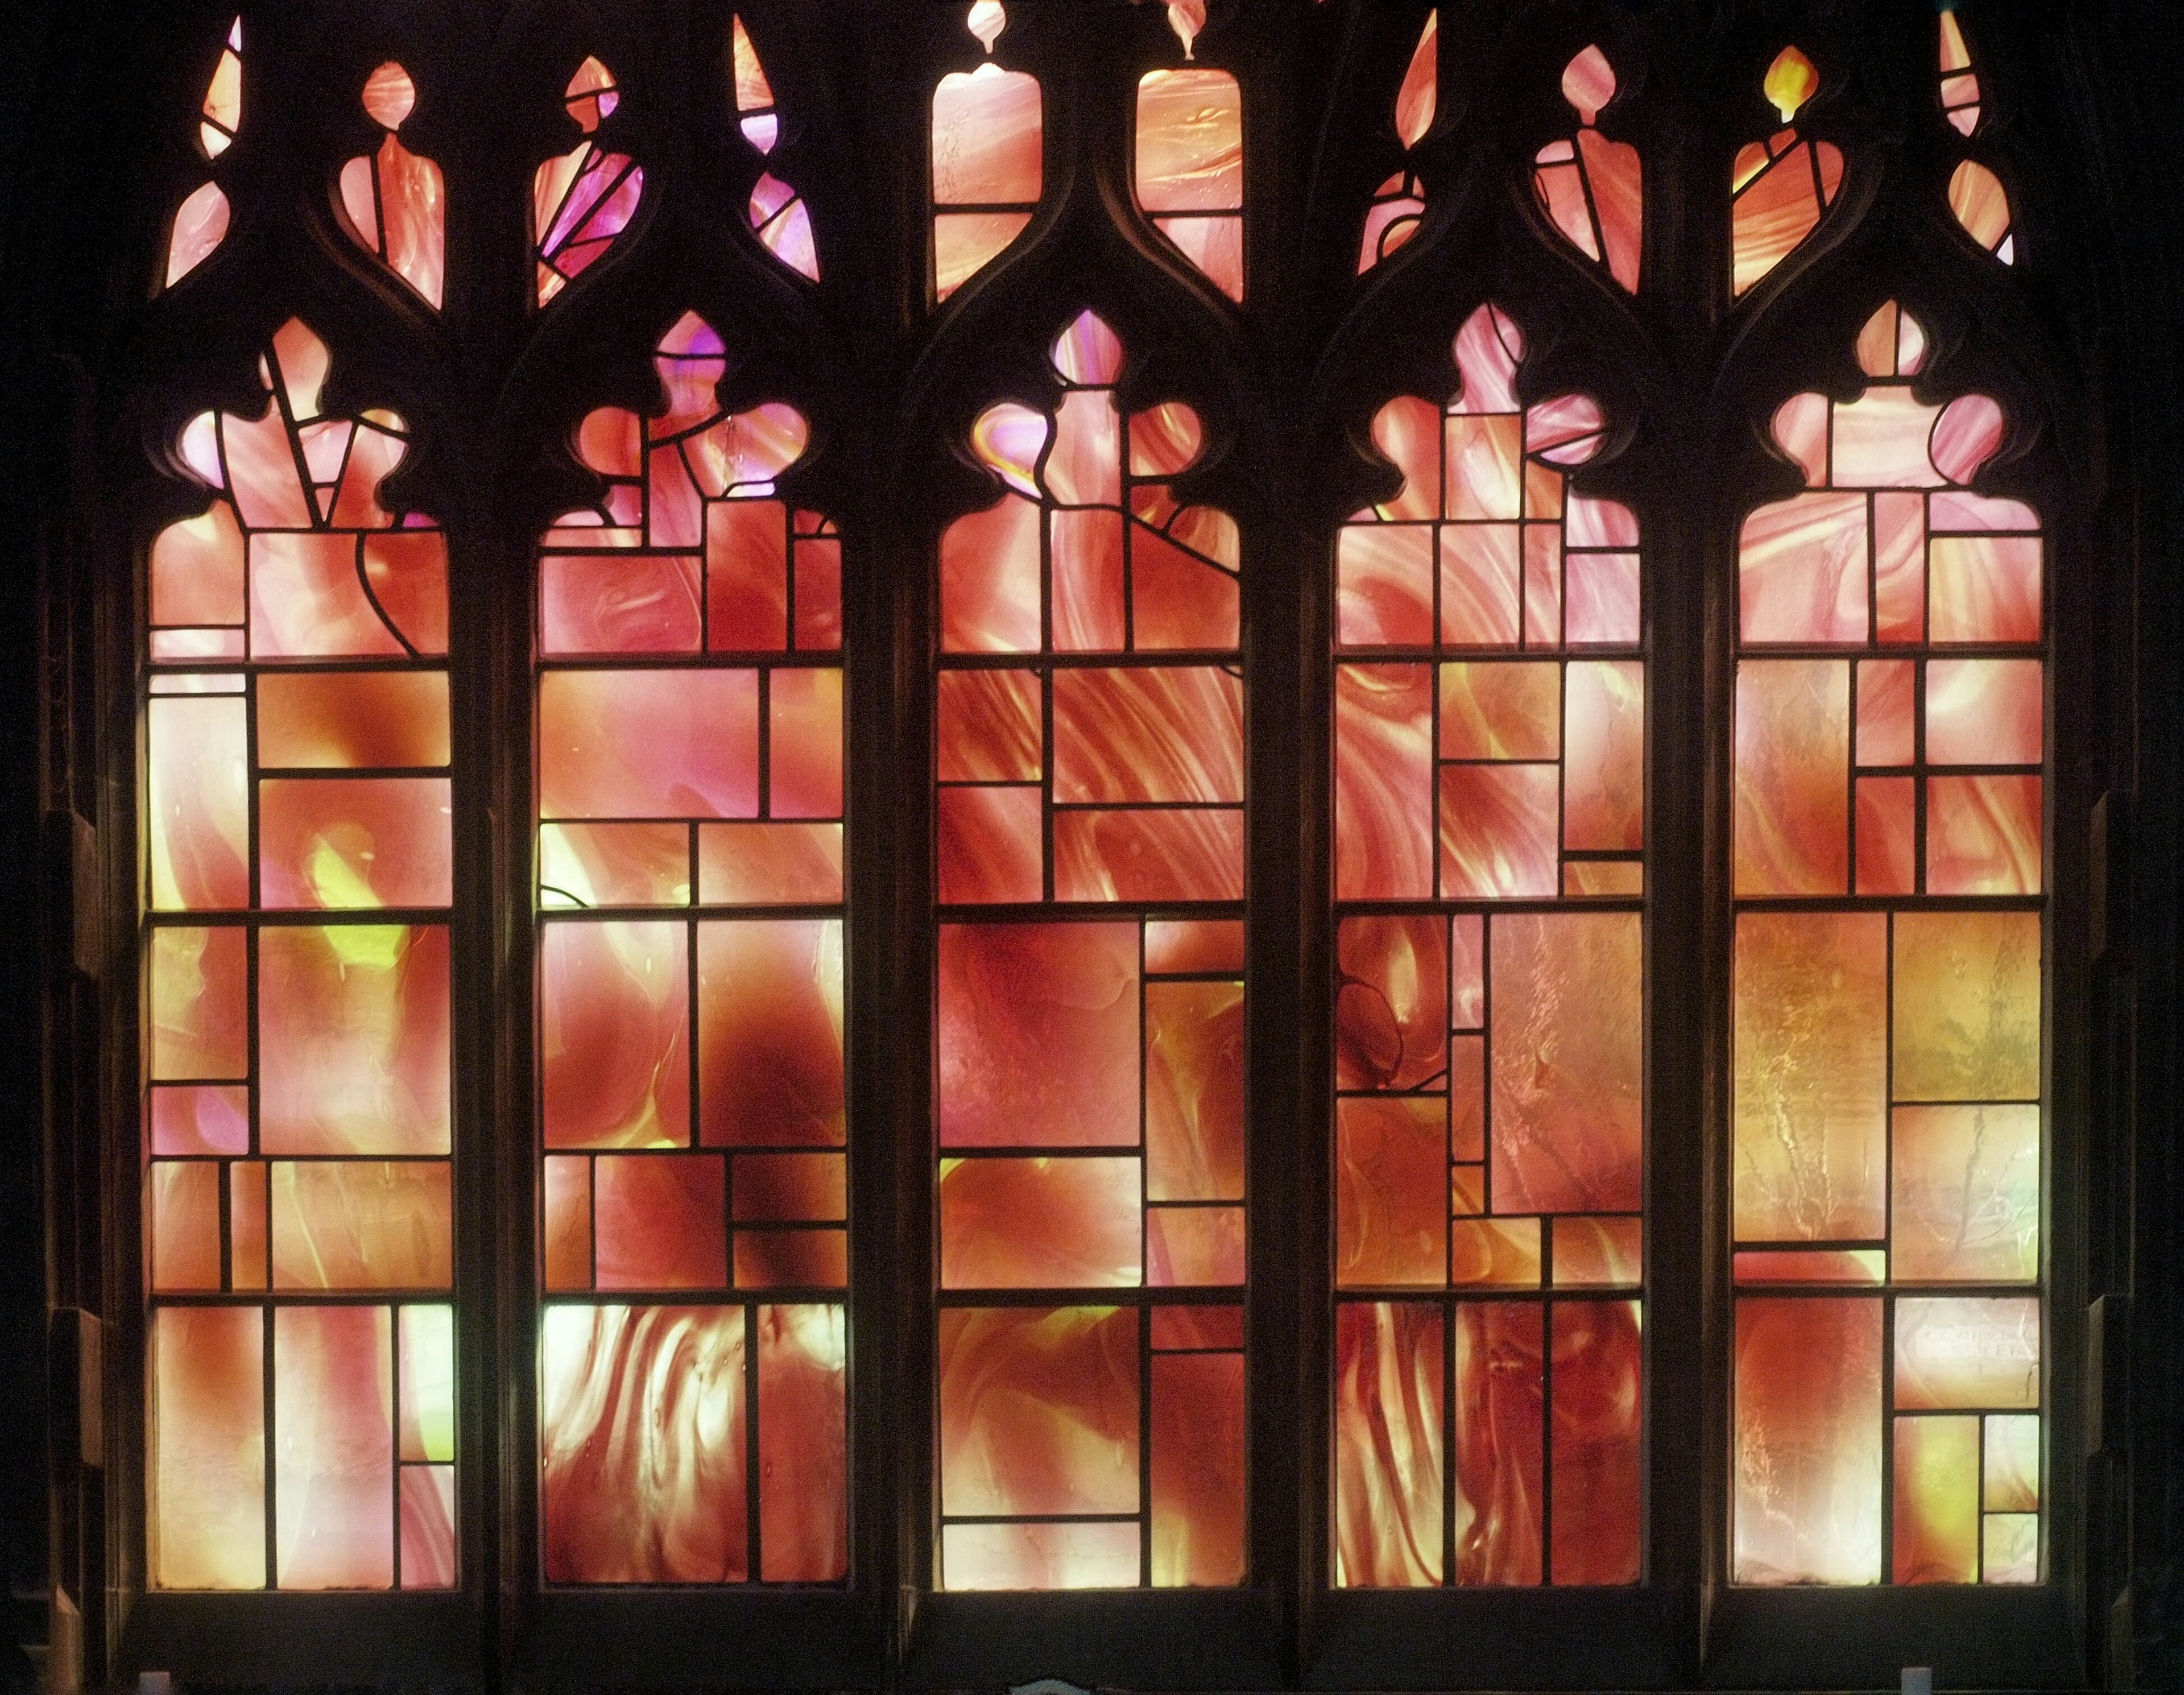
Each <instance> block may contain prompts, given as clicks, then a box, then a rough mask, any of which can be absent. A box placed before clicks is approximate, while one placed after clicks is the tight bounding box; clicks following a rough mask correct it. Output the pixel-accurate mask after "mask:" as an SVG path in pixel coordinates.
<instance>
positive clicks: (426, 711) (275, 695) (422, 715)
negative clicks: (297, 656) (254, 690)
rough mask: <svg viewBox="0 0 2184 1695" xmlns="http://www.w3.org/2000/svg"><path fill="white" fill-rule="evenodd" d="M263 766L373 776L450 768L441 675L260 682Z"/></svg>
mask: <svg viewBox="0 0 2184 1695" xmlns="http://www.w3.org/2000/svg"><path fill="white" fill-rule="evenodd" d="M257 729H258V763H259V766H260V767H270V768H273V769H279V768H281V767H296V768H313V769H320V770H372V769H377V768H386V767H400V766H442V765H445V764H446V763H447V762H448V679H447V676H446V674H445V673H444V672H437V671H347V672H268V673H266V674H265V675H264V676H262V677H259V679H258V716H257Z"/></svg>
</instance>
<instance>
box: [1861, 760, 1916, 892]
mask: <svg viewBox="0 0 2184 1695" xmlns="http://www.w3.org/2000/svg"><path fill="white" fill-rule="evenodd" d="M1918 806H1919V779H1918V778H1915V777H1861V778H1858V818H1857V827H1858V893H1859V894H1861V895H1910V894H1914V893H1915V892H1917V889H1918V886H1919V885H1918V876H1919V854H1918V846H1917V843H1918V828H1919V817H1918ZM1928 828H1929V829H1930V830H1931V828H1932V821H1931V818H1930V819H1929V822H1928ZM1928 840H1929V845H1930V847H1931V842H1932V838H1931V835H1930V836H1929V839H1928ZM1929 881H1930V884H1931V876H1930V878H1929Z"/></svg>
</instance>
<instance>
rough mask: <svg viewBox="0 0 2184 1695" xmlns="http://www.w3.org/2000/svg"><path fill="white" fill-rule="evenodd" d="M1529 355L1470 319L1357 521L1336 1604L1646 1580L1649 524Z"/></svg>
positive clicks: (1338, 1136)
mask: <svg viewBox="0 0 2184 1695" xmlns="http://www.w3.org/2000/svg"><path fill="white" fill-rule="evenodd" d="M1454 352H1455V363H1456V365H1457V388H1456V393H1455V395H1454V396H1453V398H1452V399H1450V400H1449V401H1447V402H1446V403H1445V404H1437V403H1435V402H1433V401H1429V400H1425V399H1416V398H1410V397H1405V398H1400V399H1396V400H1393V401H1390V403H1389V404H1387V405H1385V407H1383V408H1382V409H1381V410H1380V412H1379V415H1377V416H1376V417H1375V419H1374V421H1373V441H1374V443H1375V445H1376V446H1378V447H1379V449H1380V450H1381V452H1382V453H1384V454H1386V455H1387V457H1388V458H1389V459H1390V460H1392V461H1394V463H1395V465H1396V468H1397V469H1398V470H1399V471H1400V472H1401V476H1402V482H1401V488H1399V489H1398V490H1397V491H1396V493H1395V494H1394V495H1393V496H1391V497H1390V499H1387V500H1386V501H1385V502H1383V503H1381V504H1379V505H1377V506H1374V507H1371V508H1368V509H1367V510H1363V511H1361V512H1359V513H1358V514H1357V515H1356V516H1355V517H1354V518H1353V519H1352V520H1351V521H1350V522H1348V523H1346V524H1345V525H1344V526H1342V527H1341V528H1340V530H1339V531H1338V532H1337V538H1336V544H1335V557H1334V629H1335V649H1334V868H1333V869H1334V896H1335V902H1336V905H1335V908H1334V956H1335V962H1336V966H1335V973H1336V974H1335V983H1334V1085H1335V1095H1334V1101H1332V1102H1331V1103H1330V1104H1331V1107H1332V1112H1331V1129H1332V1137H1331V1145H1330V1147H1329V1152H1330V1156H1331V1164H1332V1170H1333V1181H1334V1242H1333V1244H1332V1248H1333V1270H1334V1290H1335V1296H1336V1299H1335V1307H1334V1343H1333V1348H1332V1355H1333V1360H1334V1367H1333V1370H1334V1381H1333V1384H1332V1390H1333V1397H1334V1458H1333V1498H1332V1500H1331V1501H1330V1503H1329V1511H1330V1513H1331V1515H1332V1520H1333V1536H1332V1539H1331V1540H1332V1544H1333V1562H1334V1570H1333V1573H1332V1577H1333V1581H1334V1583H1335V1584H1336V1585H1337V1586H1345V1587H1417V1586H1438V1585H1444V1584H1456V1585H1467V1586H1468V1585H1490V1586H1507V1585H1532V1584H1542V1583H1551V1584H1565V1585H1568V1584H1626V1583H1630V1582H1634V1581H1636V1580H1637V1579H1638V1578H1639V1576H1640V1575H1641V1545H1640V1525H1641V1464H1640V1458H1641V1446H1642V1444H1641V1409H1642V1406H1643V1396H1642V1392H1641V1387H1642V1386H1641V1373H1642V1366H1641V1310H1642V1307H1641V1300H1640V1298H1639V1291H1640V1288H1641V1283H1642V1280H1643V1264H1642V1260H1643V1235H1644V1218H1643V1213H1642V1196H1643V1190H1644V1181H1643V1168H1644V1156H1645V1141H1646V1138H1645V1117H1644V1104H1643V1103H1644V1091H1643V1087H1642V1081H1643V1076H1644V1057H1643V1053H1642V1051H1641V1032H1642V1030H1643V1029H1644V1025H1645V1020H1644V1016H1643V978H1644V941H1643V927H1642V917H1643V912H1644V906H1643V899H1644V895H1645V886H1646V885H1645V857H1644V854H1645V845H1646V836H1645V769H1646V730H1645V725H1646V666H1645V663H1644V661H1643V658H1642V656H1641V652H1640V647H1639V641H1640V616H1639V615H1640V600H1639V595H1640V581H1641V572H1640V569H1639V536H1638V528H1637V523H1636V520H1635V517H1634V516H1633V515H1632V513H1631V512H1630V509H1629V508H1627V507H1625V506H1624V505H1620V504H1619V503H1617V502H1615V501H1613V500H1607V499H1599V498H1596V497H1592V496H1589V495H1586V494H1584V493H1579V492H1578V491H1576V490H1575V489H1574V488H1572V487H1571V479H1570V475H1569V471H1570V468H1571V467H1574V466H1580V465H1582V464H1584V463H1585V462H1586V461H1587V460H1591V459H1592V458H1593V457H1595V456H1596V454H1598V452H1599V450H1600V447H1601V443H1602V432H1603V426H1604V420H1603V416H1602V411H1601V409H1600V407H1599V406H1598V404H1596V402H1594V401H1593V400H1591V399H1590V398H1588V397H1585V396H1583V395H1563V396H1558V397H1555V398H1552V399H1546V400H1543V401H1540V402H1538V403H1535V404H1532V405H1529V406H1525V405H1523V404H1520V403H1519V402H1518V399H1517V398H1516V392H1515V381H1516V375H1517V371H1518V364H1519V361H1520V360H1522V358H1523V356H1524V337H1523V335H1522V333H1521V332H1520V331H1519V330H1518V327H1517V325H1516V323H1515V321H1513V319H1512V318H1511V317H1510V316H1509V315H1507V313H1505V312H1504V311H1503V310H1502V309H1501V308H1500V307H1498V306H1496V305H1483V306H1481V307H1479V309H1477V310H1476V311H1474V313H1472V314H1471V315H1470V316H1469V317H1468V318H1467V319H1466V320H1465V321H1464V323H1463V326H1462V328H1461V329H1460V330H1459V331H1458V332H1457V337H1456V341H1455V348H1454Z"/></svg>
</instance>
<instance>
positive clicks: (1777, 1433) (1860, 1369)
mask: <svg viewBox="0 0 2184 1695" xmlns="http://www.w3.org/2000/svg"><path fill="white" fill-rule="evenodd" d="M1899 1311H1900V1307H1899ZM1880 1318H1881V1309H1880V1302H1879V1301H1878V1300H1875V1299H1855V1300H1852V1299H1842V1298H1836V1297H1829V1298H1824V1299H1812V1300H1789V1299H1784V1298H1780V1297H1772V1296H1770V1297H1759V1296H1747V1298H1745V1299H1743V1300H1741V1301H1739V1302H1737V1304H1736V1432H1735V1436H1734V1448H1733V1451H1734V1452H1735V1455H1736V1514H1735V1528H1734V1531H1733V1551H1732V1553H1731V1556H1730V1558H1731V1567H1732V1570H1733V1573H1734V1575H1735V1577H1736V1581H1738V1582H1739V1583H1754V1584H1786V1583H1877V1582H1879V1581H1880V1577H1881V1570H1880V1514H1881V1498H1880V1464H1881V1451H1880V1442H1881V1433H1882V1420H1881V1396H1880V1381H1881V1358H1880V1346H1881V1344H1880Z"/></svg>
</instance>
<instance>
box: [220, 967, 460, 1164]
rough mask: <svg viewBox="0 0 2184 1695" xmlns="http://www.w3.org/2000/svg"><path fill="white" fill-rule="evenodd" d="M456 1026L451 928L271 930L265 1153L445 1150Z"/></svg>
mask: <svg viewBox="0 0 2184 1695" xmlns="http://www.w3.org/2000/svg"><path fill="white" fill-rule="evenodd" d="M451 1023H452V1020H451V1017H450V1007H449V1001H448V931H447V928H446V926H444V925H441V924H421V925H415V926H408V927H404V926H398V925H381V924H370V925H365V924H347V925H339V926H326V927H325V928H316V927H302V926H298V927H287V926H283V927H281V928H268V929H265V930H262V931H260V932H259V936H258V1054H259V1096H258V1114H259V1121H258V1135H259V1148H260V1150H261V1151H264V1152H266V1153H270V1154H351V1153H361V1154H397V1155H401V1154H445V1153H446V1152H447V1151H448V1123H449V1117H448V1096H449V1088H450V1081H451V1068H450V1064H449V1051H450V1039H451Z"/></svg>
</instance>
